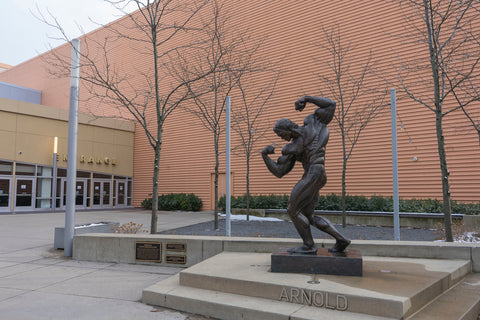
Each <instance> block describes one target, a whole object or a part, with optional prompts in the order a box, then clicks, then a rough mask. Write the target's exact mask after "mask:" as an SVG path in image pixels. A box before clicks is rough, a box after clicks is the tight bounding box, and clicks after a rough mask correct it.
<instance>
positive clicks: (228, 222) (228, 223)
mask: <svg viewBox="0 0 480 320" xmlns="http://www.w3.org/2000/svg"><path fill="white" fill-rule="evenodd" d="M225 104H226V107H227V110H226V115H225V116H226V118H227V130H226V136H227V141H226V149H227V150H226V152H227V154H226V162H227V165H226V171H227V187H226V195H225V200H226V201H225V213H226V216H227V219H226V221H225V224H226V227H225V230H226V235H227V237H230V236H231V229H232V228H231V219H230V218H231V213H230V179H231V177H230V97H227V98H226V100H225Z"/></svg>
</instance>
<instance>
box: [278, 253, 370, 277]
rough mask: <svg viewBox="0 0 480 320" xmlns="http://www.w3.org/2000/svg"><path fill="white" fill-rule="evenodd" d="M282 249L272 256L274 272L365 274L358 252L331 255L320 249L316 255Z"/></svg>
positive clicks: (359, 275) (338, 274)
mask: <svg viewBox="0 0 480 320" xmlns="http://www.w3.org/2000/svg"><path fill="white" fill-rule="evenodd" d="M287 250H288V248H280V249H278V250H277V251H276V252H275V253H273V254H272V256H271V262H272V272H283V273H308V274H331V275H337V276H358V277H361V276H362V274H363V265H362V255H361V254H360V251H358V250H345V252H341V253H331V252H329V251H328V249H325V248H320V249H318V250H317V253H316V254H295V253H289V252H287Z"/></svg>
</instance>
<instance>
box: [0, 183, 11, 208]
mask: <svg viewBox="0 0 480 320" xmlns="http://www.w3.org/2000/svg"><path fill="white" fill-rule="evenodd" d="M10 181H11V179H10V178H0V211H10Z"/></svg>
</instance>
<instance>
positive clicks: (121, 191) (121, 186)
mask: <svg viewBox="0 0 480 320" xmlns="http://www.w3.org/2000/svg"><path fill="white" fill-rule="evenodd" d="M125 186H126V183H125V182H124V181H121V180H119V181H118V183H117V188H118V190H117V195H118V196H117V206H118V207H124V206H125V205H126V203H125V200H126V197H125V192H126V188H125Z"/></svg>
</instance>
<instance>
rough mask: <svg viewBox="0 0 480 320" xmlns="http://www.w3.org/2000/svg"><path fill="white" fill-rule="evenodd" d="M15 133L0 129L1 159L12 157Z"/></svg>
mask: <svg viewBox="0 0 480 320" xmlns="http://www.w3.org/2000/svg"><path fill="white" fill-rule="evenodd" d="M15 140H16V135H15V132H11V131H3V130H0V145H1V146H2V147H1V148H0V158H1V159H14V158H15V153H16V148H15Z"/></svg>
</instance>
